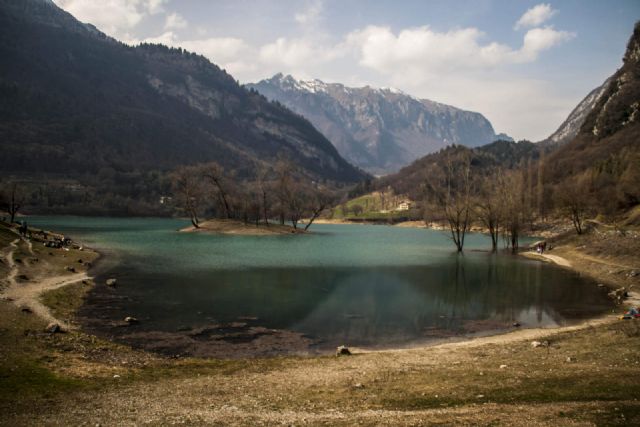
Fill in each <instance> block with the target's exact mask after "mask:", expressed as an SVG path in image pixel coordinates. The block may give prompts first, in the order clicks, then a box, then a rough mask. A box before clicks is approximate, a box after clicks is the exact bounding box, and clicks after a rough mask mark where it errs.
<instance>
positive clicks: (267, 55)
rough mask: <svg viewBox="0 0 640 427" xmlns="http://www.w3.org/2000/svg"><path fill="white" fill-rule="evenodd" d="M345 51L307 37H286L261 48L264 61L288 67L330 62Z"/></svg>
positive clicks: (260, 53) (260, 52)
mask: <svg viewBox="0 0 640 427" xmlns="http://www.w3.org/2000/svg"><path fill="white" fill-rule="evenodd" d="M344 53H345V52H344V51H343V49H342V48H341V47H340V46H328V45H323V44H320V43H317V42H314V41H312V40H308V39H305V38H299V39H287V38H285V37H281V38H279V39H277V40H276V41H274V42H273V43H268V44H266V45H263V46H262V47H261V48H260V50H259V56H260V60H262V61H263V62H264V63H267V64H273V65H280V66H283V67H288V68H291V67H293V68H300V67H305V66H306V67H308V66H311V65H313V64H318V63H323V62H328V61H331V60H333V59H336V58H338V57H339V56H341V55H343V54H344Z"/></svg>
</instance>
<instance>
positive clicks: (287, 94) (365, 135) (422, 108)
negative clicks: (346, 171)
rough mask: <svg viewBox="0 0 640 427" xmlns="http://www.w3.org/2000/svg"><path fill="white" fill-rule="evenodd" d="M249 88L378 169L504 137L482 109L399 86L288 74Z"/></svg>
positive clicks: (382, 171) (387, 170) (366, 166)
mask: <svg viewBox="0 0 640 427" xmlns="http://www.w3.org/2000/svg"><path fill="white" fill-rule="evenodd" d="M247 87H249V88H251V89H255V90H257V91H258V92H260V93H261V94H263V95H264V96H266V97H267V98H268V99H271V100H274V101H278V102H279V103H281V104H283V105H285V106H286V107H288V108H290V109H292V110H293V111H295V112H297V113H298V114H300V115H302V116H304V117H306V118H308V119H309V121H311V123H313V124H314V126H316V128H318V129H319V130H320V131H321V132H322V133H323V134H324V135H325V136H326V137H327V138H328V139H329V140H330V141H331V142H332V143H333V145H334V146H335V147H336V148H337V149H338V152H340V154H341V155H342V156H343V157H344V158H346V159H347V160H349V161H350V162H351V163H353V164H355V165H357V166H359V167H361V168H362V169H364V170H366V171H368V172H370V173H373V174H387V173H391V172H395V171H397V170H398V169H400V168H401V167H403V166H406V165H407V164H409V163H411V162H412V161H414V160H416V159H417V158H419V157H422V156H424V155H425V154H428V153H431V152H434V151H437V150H439V149H441V148H443V147H445V146H447V145H451V144H462V145H466V146H479V145H483V144H487V143H489V142H492V141H495V140H496V139H499V138H498V137H497V136H496V134H495V132H494V130H493V127H492V126H491V123H489V121H488V120H487V119H486V118H485V117H484V116H482V115H481V114H479V113H474V112H470V111H464V110H460V109H458V108H455V107H451V106H449V105H445V104H440V103H437V102H433V101H429V100H426V99H417V98H414V97H412V96H410V95H407V94H405V93H403V92H401V91H398V90H396V89H389V88H386V89H374V88H371V87H369V86H365V87H362V88H350V87H346V86H344V85H342V84H338V83H325V82H322V81H320V80H310V81H304V80H296V79H295V78H293V77H292V76H290V75H288V76H284V75H282V74H276V75H275V76H273V77H272V78H270V79H266V80H262V81H260V82H258V83H255V84H249V85H247ZM502 137H503V138H505V137H506V136H504V135H502ZM506 138H508V137H506Z"/></svg>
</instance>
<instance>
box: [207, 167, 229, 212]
mask: <svg viewBox="0 0 640 427" xmlns="http://www.w3.org/2000/svg"><path fill="white" fill-rule="evenodd" d="M203 168H204V172H203V176H204V177H205V178H206V179H207V180H208V181H209V182H210V183H211V184H212V185H213V187H214V188H215V189H216V193H217V198H218V201H219V203H220V206H221V207H222V210H223V213H224V217H225V218H232V216H233V211H232V210H231V205H230V203H229V196H228V193H227V187H228V185H227V184H226V183H225V182H224V167H222V166H220V165H219V164H218V163H216V162H211V163H209V164H207V165H205V166H203Z"/></svg>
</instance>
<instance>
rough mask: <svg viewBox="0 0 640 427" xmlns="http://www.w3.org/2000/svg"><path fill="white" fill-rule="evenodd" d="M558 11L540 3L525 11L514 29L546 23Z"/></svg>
mask: <svg viewBox="0 0 640 427" xmlns="http://www.w3.org/2000/svg"><path fill="white" fill-rule="evenodd" d="M557 12H558V11H557V10H554V9H552V8H551V5H550V4H548V3H540V4H539V5H536V6H534V7H532V8H531V9H529V10H527V11H526V12H525V13H524V14H523V15H522V16H521V17H520V19H519V20H518V22H516V25H515V27H514V29H516V30H519V29H521V28H530V27H537V26H539V25H541V24H543V23H545V22H547V21H548V20H549V19H550V18H551V17H552V16H553V15H555V14H556V13H557Z"/></svg>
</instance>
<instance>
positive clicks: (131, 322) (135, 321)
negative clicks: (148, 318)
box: [124, 316, 138, 325]
mask: <svg viewBox="0 0 640 427" xmlns="http://www.w3.org/2000/svg"><path fill="white" fill-rule="evenodd" d="M124 321H125V322H127V323H128V324H130V325H133V324H134V323H138V319H136V318H135V317H132V316H127V317H125V318H124Z"/></svg>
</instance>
